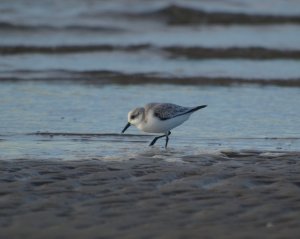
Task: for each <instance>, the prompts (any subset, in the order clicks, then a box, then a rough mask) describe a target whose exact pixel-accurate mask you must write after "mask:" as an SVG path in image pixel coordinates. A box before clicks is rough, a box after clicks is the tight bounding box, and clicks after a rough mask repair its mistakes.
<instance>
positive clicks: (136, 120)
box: [122, 107, 145, 133]
mask: <svg viewBox="0 0 300 239" xmlns="http://www.w3.org/2000/svg"><path fill="white" fill-rule="evenodd" d="M144 114H145V109H144V108H142V107H140V108H135V109H133V110H131V111H129V113H128V123H127V125H126V126H125V127H124V129H123V130H122V133H124V132H125V131H126V130H127V129H128V128H129V126H130V125H138V124H140V123H141V122H142V120H143V119H144Z"/></svg>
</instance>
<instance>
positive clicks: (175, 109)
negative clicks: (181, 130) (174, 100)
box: [151, 103, 192, 120]
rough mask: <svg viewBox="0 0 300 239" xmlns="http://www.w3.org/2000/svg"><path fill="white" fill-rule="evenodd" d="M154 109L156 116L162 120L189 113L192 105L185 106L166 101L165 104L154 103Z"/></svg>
mask: <svg viewBox="0 0 300 239" xmlns="http://www.w3.org/2000/svg"><path fill="white" fill-rule="evenodd" d="M151 108H152V110H153V113H154V116H155V117H157V118H159V119H160V120H168V119H171V118H174V117H177V116H180V115H184V114H187V113H189V112H190V111H191V109H192V108H190V107H183V106H179V105H175V104H170V103H164V104H153V105H152V107H151Z"/></svg>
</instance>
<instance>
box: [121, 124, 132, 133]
mask: <svg viewBox="0 0 300 239" xmlns="http://www.w3.org/2000/svg"><path fill="white" fill-rule="evenodd" d="M130 125H131V124H130V123H127V125H126V126H125V127H124V129H123V130H122V134H123V133H124V132H125V131H126V129H128V128H129V126H130Z"/></svg>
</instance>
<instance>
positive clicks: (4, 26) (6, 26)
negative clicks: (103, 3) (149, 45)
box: [0, 22, 125, 32]
mask: <svg viewBox="0 0 300 239" xmlns="http://www.w3.org/2000/svg"><path fill="white" fill-rule="evenodd" d="M0 31H24V32H36V31H55V32H59V31H61V32H66V31H80V32H85V31H89V32H124V31H125V30H124V29H121V28H118V27H113V26H88V25H68V26H51V25H43V24H40V25H28V24H27V25H26V24H18V23H11V22H0Z"/></svg>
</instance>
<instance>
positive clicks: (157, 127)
mask: <svg viewBox="0 0 300 239" xmlns="http://www.w3.org/2000/svg"><path fill="white" fill-rule="evenodd" d="M191 114H192V113H189V114H186V115H181V116H177V117H174V118H171V119H168V120H160V119H158V118H157V117H154V116H153V115H152V114H150V115H149V117H148V118H147V121H143V122H141V123H140V124H139V125H137V128H139V129H140V130H142V131H144V132H147V133H167V132H169V131H170V130H171V129H174V128H175V127H177V126H179V125H181V124H182V123H183V122H184V121H186V120H187V119H188V118H189V117H190V115H191Z"/></svg>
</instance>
